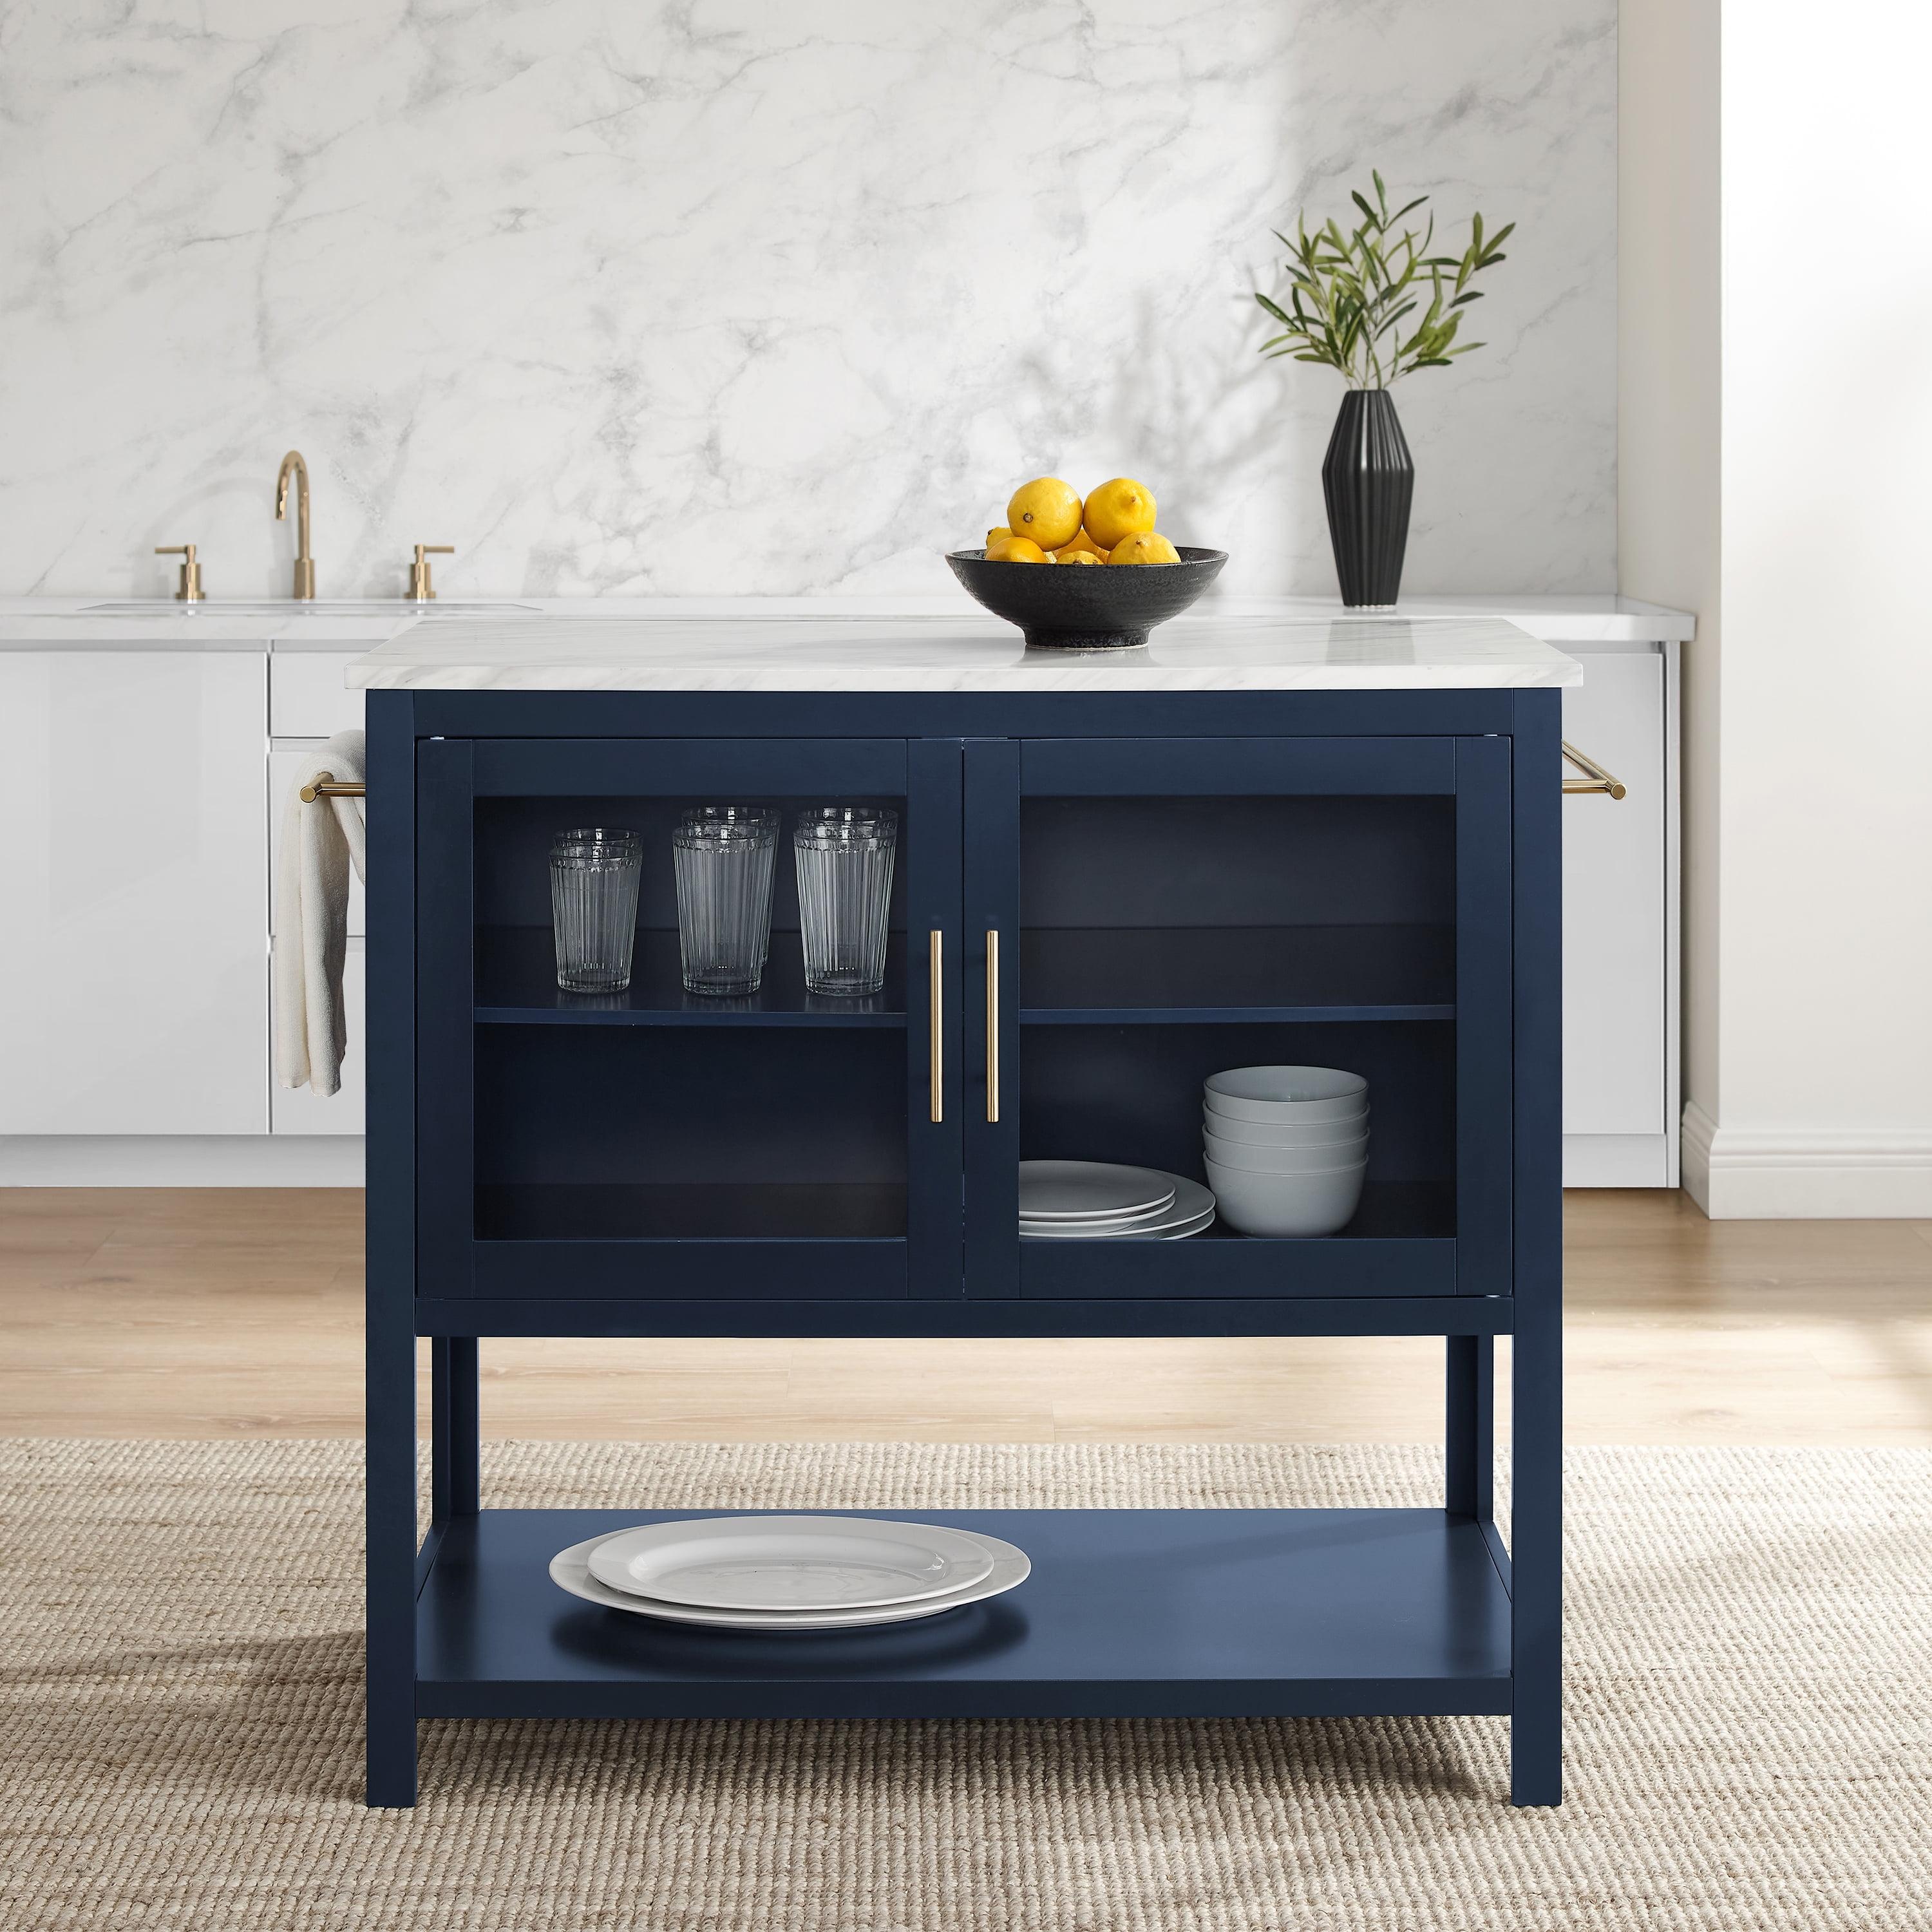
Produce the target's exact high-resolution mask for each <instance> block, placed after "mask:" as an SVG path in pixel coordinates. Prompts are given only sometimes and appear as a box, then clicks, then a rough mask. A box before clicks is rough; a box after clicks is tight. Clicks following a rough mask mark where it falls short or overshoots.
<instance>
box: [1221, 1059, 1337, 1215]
mask: <svg viewBox="0 0 1932 1932" xmlns="http://www.w3.org/2000/svg"><path fill="white" fill-rule="evenodd" d="M1203 1121H1204V1124H1205V1130H1206V1132H1205V1139H1206V1142H1207V1152H1208V1186H1209V1187H1211V1188H1212V1189H1213V1190H1214V1199H1215V1202H1216V1204H1217V1207H1218V1208H1219V1209H1220V1216H1221V1219H1222V1220H1223V1221H1225V1222H1226V1223H1227V1225H1228V1226H1229V1227H1231V1228H1234V1229H1238V1230H1239V1232H1241V1233H1242V1234H1244V1235H1301V1236H1307V1235H1333V1234H1337V1233H1339V1232H1340V1231H1341V1230H1342V1229H1344V1228H1346V1226H1348V1225H1349V1222H1350V1221H1351V1220H1353V1219H1354V1218H1355V1209H1356V1208H1357V1206H1358V1205H1359V1203H1360V1202H1361V1198H1362V1176H1363V1174H1364V1172H1365V1171H1366V1170H1367V1167H1368V1164H1369V1083H1368V1082H1367V1081H1366V1080H1364V1079H1363V1078H1362V1076H1361V1075H1360V1074H1359V1073H1345V1072H1343V1070H1341V1069H1340V1068H1339V1067H1230V1068H1229V1070H1227V1071H1226V1073H1216V1074H1211V1075H1210V1076H1209V1077H1208V1082H1207V1088H1206V1097H1205V1106H1204V1109H1203Z"/></svg>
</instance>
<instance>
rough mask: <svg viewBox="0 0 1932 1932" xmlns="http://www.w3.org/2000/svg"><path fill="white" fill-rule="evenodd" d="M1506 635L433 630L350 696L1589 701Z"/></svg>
mask: <svg viewBox="0 0 1932 1932" xmlns="http://www.w3.org/2000/svg"><path fill="white" fill-rule="evenodd" d="M349 682H350V685H352V686H361V687H363V688H367V689H370V690H412V691H1415V690H1424V691H1427V690H1499V689H1506V688H1520V687H1523V686H1526V685H1567V684H1580V683H1581V682H1583V670H1582V667H1581V666H1580V665H1579V664H1577V662H1576V661H1575V660H1574V659H1573V658H1568V657H1565V655H1563V654H1562V652H1560V651H1557V650H1555V649H1552V648H1551V647H1550V646H1549V645H1548V644H1546V643H1543V642H1542V641H1541V640H1540V639H1538V638H1535V637H1532V636H1530V634H1529V633H1528V632H1527V631H1523V630H1519V629H1518V628H1517V627H1516V626H1515V625H1514V624H1509V623H1505V622H1503V621H1502V619H1499V618H1496V617H1426V618H1418V619H1413V620H1411V619H1406V618H1400V617H1394V618H1390V617H1385V618H1379V619H1370V618H1349V619H1337V620H1336V621H1334V622H1323V623H1309V622H1295V621H1292V620H1286V619H1282V618H1280V617H1272V616H1269V617H1236V616H1208V617H1196V616H1193V615H1192V614H1190V615H1189V616H1182V617H1178V618H1176V619H1174V621H1173V622H1171V623H1167V624H1163V625H1161V626H1160V628H1159V629H1158V630H1157V631H1155V632H1154V637H1153V640H1152V641H1151V643H1149V644H1148V646H1146V647H1145V649H1139V650H1130V651H1103V652H1077V651H1046V650H1041V651H1030V650H1028V649H1026V648H1025V646H1024V645H1023V644H1022V642H1021V640H1020V637H1019V633H1018V632H1017V631H1015V630H1014V628H1013V626H1012V625H1010V624H1004V623H1002V622H1000V621H999V620H998V619H997V618H993V617H986V618H983V619H975V618H973V617H963V618H950V617H847V618H831V617H811V618H805V617H770V616H767V617H757V618H742V617H741V618H730V617H676V618H672V617H646V618H638V617H616V616H612V617H606V618H604V619H601V621H599V622H588V621H586V622H578V623H571V624H559V623H556V622H553V621H552V620H550V619H546V618H544V617H541V616H538V617H528V618H523V619H498V620H493V621H492V620H486V619H478V620H476V621H475V622H470V623H463V624H434V625H432V624H424V625H418V626H416V628H413V629H411V630H409V631H404V633H403V634H401V635H400V636H398V637H395V638H393V639H392V640H390V641H389V643H386V644H383V645H380V646H378V647H377V649H374V650H373V651H371V652H368V654H367V655H365V656H362V657H359V658H357V659H356V661H355V662H354V663H353V664H351V665H350V667H349Z"/></svg>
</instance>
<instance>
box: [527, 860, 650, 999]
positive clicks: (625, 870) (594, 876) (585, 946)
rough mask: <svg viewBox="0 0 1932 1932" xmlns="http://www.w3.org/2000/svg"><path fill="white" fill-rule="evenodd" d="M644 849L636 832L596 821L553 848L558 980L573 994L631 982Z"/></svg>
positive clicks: (608, 989)
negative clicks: (639, 881) (639, 878)
mask: <svg viewBox="0 0 1932 1932" xmlns="http://www.w3.org/2000/svg"><path fill="white" fill-rule="evenodd" d="M642 868H643V846H642V844H640V842H639V840H638V838H637V834H636V833H635V832H625V831H622V830H621V829H619V828H617V827H616V826H606V825H590V826H580V827H579V828H578V829H576V830H574V831H571V832H559V833H558V834H557V835H556V839H555V840H554V841H553V843H552V844H551V846H550V923H551V925H552V926H553V929H554V930H555V932H556V983H557V984H558V985H559V986H561V987H562V989H564V991H565V992H567V993H621V992H623V990H624V989H625V987H627V986H629V985H630V983H631V944H632V943H633V941H634V940H635V939H636V937H637V880H638V877H639V874H640V871H641V870H642Z"/></svg>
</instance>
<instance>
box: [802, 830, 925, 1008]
mask: <svg viewBox="0 0 1932 1932" xmlns="http://www.w3.org/2000/svg"><path fill="white" fill-rule="evenodd" d="M898 835H899V815H898V813H897V812H896V811H892V810H891V809H890V808H888V807H886V806H884V805H814V806H812V807H811V808H808V810H807V811H805V812H804V813H803V814H801V815H800V817H799V821H798V823H797V824H796V826H794V827H793V831H792V839H791V844H792V855H793V859H795V861H796V864H797V866H798V913H799V928H800V929H801V933H802V938H803V940H804V943H805V986H806V987H807V988H808V989H809V990H810V991H811V992H814V993H830V994H833V995H838V996H840V997H850V996H853V995H860V994H865V993H876V992H878V991H879V990H880V988H882V987H883V986H884V985H885V983H886V909H887V907H889V905H890V904H891V902H892V855H893V853H894V850H895V848H896V847H897V846H898Z"/></svg>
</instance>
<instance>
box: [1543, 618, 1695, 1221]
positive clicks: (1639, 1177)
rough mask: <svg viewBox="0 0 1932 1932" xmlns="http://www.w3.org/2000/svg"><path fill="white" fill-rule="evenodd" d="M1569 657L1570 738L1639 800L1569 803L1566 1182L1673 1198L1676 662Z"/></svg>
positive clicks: (1656, 657) (1638, 651)
mask: <svg viewBox="0 0 1932 1932" xmlns="http://www.w3.org/2000/svg"><path fill="white" fill-rule="evenodd" d="M1564 648H1565V649H1567V650H1568V651H1569V652H1570V653H1571V655H1573V656H1574V657H1575V658H1577V660H1578V661H1579V662H1580V663H1581V664H1582V665H1583V683H1582V684H1581V685H1577V686H1574V687H1573V688H1571V689H1569V690H1567V691H1565V692H1564V694H1563V735H1564V736H1565V738H1566V739H1568V740H1569V742H1571V743H1572V744H1574V745H1576V746H1577V748H1579V749H1580V750H1582V751H1586V752H1587V753H1589V755H1590V756H1591V757H1592V758H1594V759H1595V760H1597V762H1598V763H1599V764H1601V766H1604V769H1607V770H1608V771H1610V772H1614V773H1615V774H1616V776H1617V777H1618V778H1621V779H1622V781H1624V784H1625V787H1627V790H1626V793H1625V796H1624V797H1622V799H1613V798H1611V797H1610V796H1607V794H1604V793H1572V794H1571V796H1568V797H1567V798H1565V800H1564V802H1563V877H1564V892H1563V1135H1564V1145H1563V1155H1564V1161H1563V1178H1564V1181H1565V1184H1567V1185H1568V1186H1570V1187H1675V1186H1676V1184H1677V1136H1676V1116H1677V1040H1676V1030H1677V1012H1676V956H1677V919H1676V870H1677V868H1676V839H1677V825H1676V757H1675V754H1674V742H1673V738H1674V731H1675V721H1676V689H1675V684H1676V679H1675V675H1674V673H1675V670H1676V665H1675V660H1674V658H1673V655H1671V654H1670V653H1669V652H1667V651H1666V650H1665V649H1664V648H1662V647H1661V646H1626V647H1625V648H1623V649H1617V650H1607V649H1598V650H1592V649H1588V648H1587V647H1585V646H1579V645H1577V644H1574V643H1571V644H1567V645H1565V646H1564ZM1565 775H1566V776H1569V777H1574V776H1575V775H1576V774H1575V773H1574V772H1568V770H1567V769H1566V772H1565Z"/></svg>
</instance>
